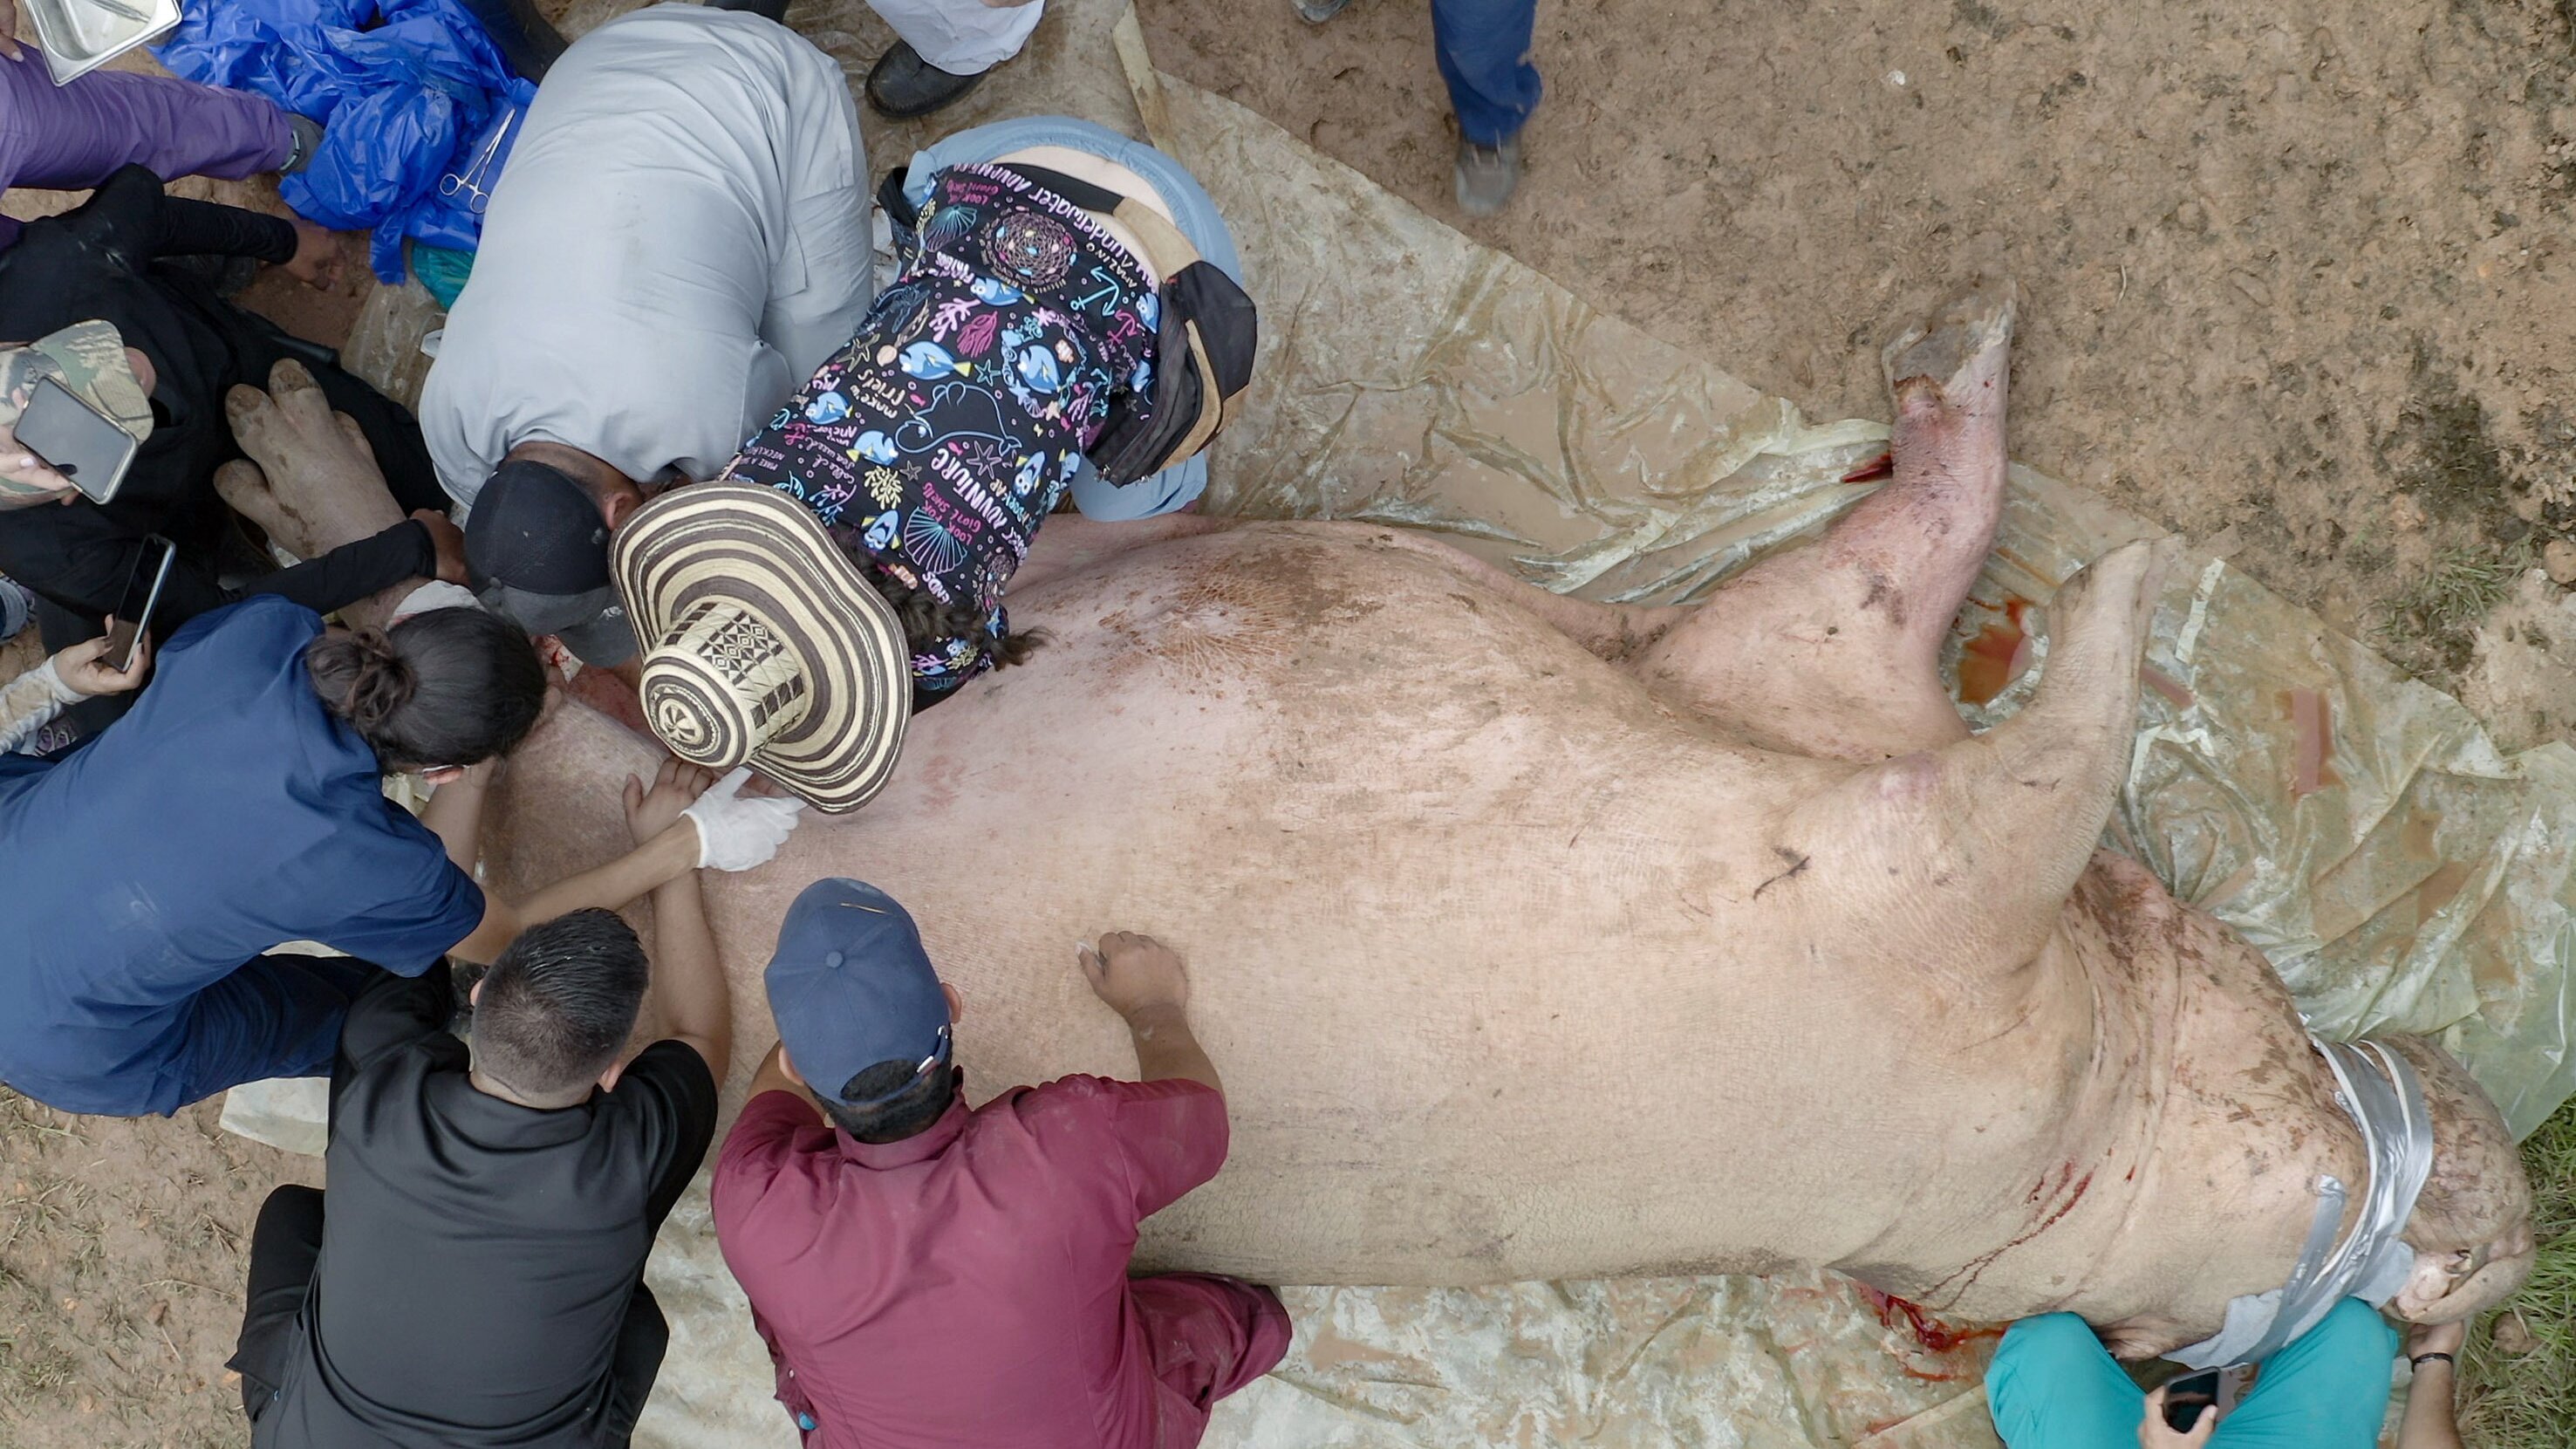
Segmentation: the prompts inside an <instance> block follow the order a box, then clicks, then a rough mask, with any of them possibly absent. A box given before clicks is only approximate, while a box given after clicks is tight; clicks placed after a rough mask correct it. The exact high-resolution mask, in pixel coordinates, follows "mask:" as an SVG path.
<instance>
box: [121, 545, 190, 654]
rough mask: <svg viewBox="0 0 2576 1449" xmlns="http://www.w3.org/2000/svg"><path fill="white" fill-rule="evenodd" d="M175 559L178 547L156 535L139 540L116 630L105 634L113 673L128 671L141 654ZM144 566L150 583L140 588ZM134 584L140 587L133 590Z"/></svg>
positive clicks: (127, 579)
mask: <svg viewBox="0 0 2576 1449" xmlns="http://www.w3.org/2000/svg"><path fill="white" fill-rule="evenodd" d="M178 557H179V546H178V545H177V544H174V543H172V542H171V541H170V540H168V539H166V538H163V537H161V536H160V535H159V534H154V535H152V536H151V537H149V538H146V539H145V540H143V547H142V549H141V550H140V551H139V552H137V553H136V554H135V556H134V571H133V572H132V573H131V574H128V575H127V576H126V580H125V598H124V600H123V601H122V602H120V603H119V604H118V605H117V606H116V627H115V628H113V629H110V630H108V631H107V657H108V658H110V659H113V660H115V661H116V672H117V673H119V674H123V673H125V672H126V671H127V670H129V669H132V668H133V667H134V661H135V659H136V657H137V656H138V655H140V654H141V653H142V651H143V635H144V632H145V631H146V630H148V629H149V628H151V626H152V611H153V610H154V609H157V608H159V607H160V606H161V589H162V586H163V585H165V584H167V583H169V582H170V565H171V563H172V561H174V560H175V559H177V558H178ZM147 565H149V566H150V568H151V570H152V573H151V582H150V583H149V584H144V583H143V581H144V577H145V576H144V572H143V570H144V568H145V567H146V566H147ZM138 584H142V585H143V587H141V588H137V587H136V585H138Z"/></svg>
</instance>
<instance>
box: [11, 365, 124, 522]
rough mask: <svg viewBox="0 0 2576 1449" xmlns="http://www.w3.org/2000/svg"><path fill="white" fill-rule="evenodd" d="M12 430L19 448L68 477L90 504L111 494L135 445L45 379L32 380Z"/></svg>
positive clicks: (71, 394) (65, 390) (101, 416)
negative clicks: (28, 392) (24, 406)
mask: <svg viewBox="0 0 2576 1449" xmlns="http://www.w3.org/2000/svg"><path fill="white" fill-rule="evenodd" d="M11 431H12V433H13V434H14V435H15V436H16V437H17V439H18V445H19V446H20V447H22V448H25V449H26V450H27V451H28V452H30V453H33V454H35V455H36V456H37V457H38V458H40V459H42V460H44V463H45V466H47V467H49V468H51V469H53V470H54V471H55V472H57V473H60V474H62V475H63V476H64V477H65V478H68V479H70V480H71V484H72V486H73V487H75V488H78V489H79V490H80V491H81V496H82V497H84V498H87V499H88V500H89V501H90V502H92V503H105V502H106V501H108V500H109V499H111V498H114V497H115V496H116V490H117V486H118V485H119V484H121V483H123V482H124V481H125V470H126V467H127V466H128V465H129V464H131V463H133V461H134V453H135V449H136V447H137V446H138V445H137V444H136V443H135V441H134V435H133V434H132V433H129V432H127V431H126V430H125V429H123V428H120V427H118V426H117V425H116V423H115V421H114V420H113V419H111V418H109V417H108V416H107V415H106V414H104V413H102V412H100V411H99V410H98V409H96V408H94V407H91V406H90V405H89V404H88V403H85V402H82V401H81V400H80V396H79V395H78V394H76V393H74V392H73V391H72V390H71V389H70V388H67V387H65V386H63V385H62V383H60V382H59V381H56V380H55V379H53V378H50V377H40V378H38V379H36V386H35V390H34V391H33V392H32V393H30V394H29V396H28V398H27V406H26V410H25V411H23V412H21V413H19V414H18V422H17V425H16V427H14V428H13V429H12V430H11Z"/></svg>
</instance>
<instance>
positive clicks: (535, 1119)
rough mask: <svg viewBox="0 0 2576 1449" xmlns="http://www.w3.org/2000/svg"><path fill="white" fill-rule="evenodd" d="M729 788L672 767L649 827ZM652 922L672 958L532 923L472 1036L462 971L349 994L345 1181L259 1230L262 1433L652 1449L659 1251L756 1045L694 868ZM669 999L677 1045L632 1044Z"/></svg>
mask: <svg viewBox="0 0 2576 1449" xmlns="http://www.w3.org/2000/svg"><path fill="white" fill-rule="evenodd" d="M706 783H707V782H706V777H705V776H704V775H703V774H702V773H700V772H695V771H690V770H687V769H685V768H683V767H678V766H666V767H665V768H664V769H663V771H662V774H661V778H660V779H659V780H658V781H657V782H656V783H655V785H654V787H653V789H652V790H651V791H650V792H648V793H645V794H643V795H642V796H640V797H637V796H634V795H633V794H632V793H630V797H629V803H628V806H627V824H628V826H629V828H630V829H631V830H632V832H633V834H634V837H635V839H636V840H637V841H638V842H642V841H646V840H651V839H653V838H655V837H656V836H658V835H659V834H660V833H661V832H662V831H664V830H665V829H667V828H670V827H672V826H674V825H676V824H677V823H678V822H679V819H680V814H681V811H682V809H683V807H685V806H687V805H688V804H689V802H690V800H691V799H692V798H693V797H694V796H695V795H696V794H697V793H698V792H699V791H700V790H702V789H704V788H705V785H706ZM653 916H654V924H655V927H656V932H655V934H656V938H657V946H658V948H659V954H660V956H661V960H660V962H659V963H658V965H653V964H648V963H647V961H646V959H645V955H644V949H643V947H642V946H641V945H640V944H639V943H638V942H637V941H636V939H635V933H634V932H633V931H632V930H630V929H628V928H627V926H626V923H625V922H623V921H621V920H619V919H618V918H617V917H616V916H615V915H612V914H610V913H609V912H607V911H604V910H584V911H577V912H574V913H573V914H571V915H567V916H563V917H559V918H557V919H555V920H552V921H548V922H546V923H545V924H543V925H538V926H532V927H530V928H529V929H528V930H527V931H525V932H523V933H522V934H520V936H519V937H518V938H517V939H516V940H514V941H512V942H511V943H510V945H509V948H508V949H507V950H504V951H503V952H502V953H501V956H500V959H499V960H498V961H496V962H494V963H493V965H492V969H491V971H490V972H489V973H488V974H487V975H485V976H484V978H483V979H482V980H481V981H480V982H478V983H477V984H476V986H475V988H474V992H473V996H472V1002H473V1028H472V1031H473V1045H472V1047H471V1048H470V1049H469V1048H468V1047H467V1045H466V1044H465V1043H464V1042H461V1041H459V1040H457V1039H456V1038H455V1037H454V1036H451V1035H449V1034H448V1031H447V1023H448V1018H449V1015H450V1013H451V1010H452V1009H453V1006H454V1003H455V998H454V996H453V994H452V988H451V986H450V983H449V975H448V968H447V967H446V965H445V964H444V963H442V964H441V965H440V966H439V967H438V968H437V969H435V970H433V971H431V972H429V973H427V974H426V975H423V976H420V977H417V978H413V979H409V980H406V979H403V978H401V977H395V976H379V977H378V978H377V979H376V981H375V983H374V984H373V985H372V986H370V987H369V988H368V989H367V990H366V991H365V992H364V994H362V995H361V996H360V997H359V998H358V1000H357V1002H356V1003H355V1004H354V1005H352V1006H351V1007H350V1008H349V1020H348V1026H347V1028H346V1030H344V1031H343V1032H342V1033H341V1037H340V1050H339V1057H338V1061H337V1062H336V1064H335V1067H334V1070H333V1073H332V1080H331V1146H330V1150H329V1154H328V1156H327V1158H326V1162H327V1165H328V1175H329V1179H330V1189H329V1191H328V1193H324V1192H320V1191H316V1190H315V1189H312V1188H308V1187H297V1186H287V1187H281V1188H279V1189H278V1190H277V1191H276V1192H275V1193H273V1194H271V1195H270V1197H269V1199H268V1202H267V1204H266V1205H265V1206H264V1207H262V1208H261V1209H260V1214H259V1222H258V1226H257V1227H256V1228H255V1229H254V1230H253V1233H252V1236H251V1252H250V1257H251V1265H250V1293H249V1304H248V1308H247V1310H246V1312H245V1314H244V1316H243V1323H242V1334H241V1345H240V1349H239V1351H238V1352H237V1353H236V1354H235V1355H234V1357H233V1360H232V1365H231V1366H232V1367H233V1368H234V1369H235V1370H237V1371H238V1372H239V1373H240V1374H241V1376H242V1406H243V1408H244V1409H245V1410H246V1411H247V1412H248V1413H249V1415H250V1417H251V1424H252V1429H251V1442H252V1444H253V1445H254V1446H256V1449H287V1446H305V1445H311V1446H338V1445H348V1444H358V1443H369V1444H377V1443H385V1444H423V1445H426V1444H439V1445H449V1444H512V1445H523V1446H537V1445H545V1446H564V1449H573V1446H579V1449H594V1446H615V1445H623V1444H625V1443H626V1442H627V1441H628V1437H629V1436H630V1435H631V1434H632V1432H633V1431H634V1427H635V1418H636V1415H637V1414H638V1413H640V1412H641V1411H642V1410H643V1407H644V1399H645V1396H646V1395H647V1394H648V1393H649V1392H650V1391H651V1389H652V1386H653V1380H654V1377H655V1375H656V1374H657V1373H658V1372H659V1370H660V1367H661V1362H662V1354H663V1351H664V1349H665V1348H666V1347H667V1346H668V1344H669V1341H670V1332H669V1328H668V1325H666V1324H665V1323H664V1321H663V1318H662V1313H661V1309H660V1307H659V1306H658V1305H657V1304H655V1302H654V1300H653V1294H652V1292H651V1290H649V1289H647V1288H646V1287H645V1286H644V1281H643V1279H644V1258H645V1255H646V1254H647V1253H648V1252H649V1251H651V1249H652V1246H653V1237H654V1235H655V1233H657V1232H658V1231H660V1229H661V1226H662V1220H663V1219H664V1218H666V1217H668V1216H669V1215H670V1212H671V1208H672V1205H673V1204H675V1203H677V1202H678V1201H679V1199H680V1194H681V1193H682V1192H683V1191H685V1190H686V1189H687V1187H688V1185H689V1179H690V1178H691V1177H693V1176H695V1175H696V1173H697V1170H698V1164H699V1163H700V1161H702V1160H703V1159H704V1158H705V1156H706V1151H707V1144H708V1143H709V1142H710V1141H711V1140H712V1139H713V1137H714V1135H715V1125H716V1088H717V1083H718V1082H720V1081H721V1080H722V1079H723V1077H724V1073H725V1068H726V1065H727V1062H728V1059H729V1056H730V1053H731V1050H732V1020H731V1010H730V1007H729V1006H728V1004H727V998H726V995H725V983H724V974H723V972H722V970H721V969H720V968H719V967H718V965H717V961H716V945H715V937H714V936H713V934H712V933H711V932H710V931H709V930H708V928H707V919H706V907H705V903H704V901H703V899H702V898H701V897H700V894H699V887H698V878H697V873H696V872H695V871H688V872H684V873H682V874H681V875H680V876H679V877H677V878H676V879H674V880H672V881H670V882H668V883H666V884H664V885H663V886H661V887H660V888H659V889H657V890H656V891H655V892H654V893H653ZM648 999H649V1001H650V1004H651V1006H652V1008H653V1013H652V1019H653V1021H654V1022H655V1024H656V1025H657V1026H658V1027H659V1029H660V1030H661V1032H662V1039H661V1040H659V1041H657V1042H655V1043H654V1044H653V1045H651V1046H649V1047H646V1048H645V1049H644V1050H643V1052H642V1053H640V1054H638V1055H637V1056H635V1057H634V1058H633V1059H632V1060H621V1058H622V1057H623V1054H624V1052H625V1050H626V1043H627V1038H628V1037H629V1036H630V1035H631V1034H632V1033H633V1032H634V1029H635V1024H636V1019H637V1015H638V1012H639V1011H640V1009H641V1008H642V1007H643V1006H644V1005H645V1004H646V1003H647V1001H648ZM326 1207H327V1209H328V1210H327V1212H326V1210H325V1209H326Z"/></svg>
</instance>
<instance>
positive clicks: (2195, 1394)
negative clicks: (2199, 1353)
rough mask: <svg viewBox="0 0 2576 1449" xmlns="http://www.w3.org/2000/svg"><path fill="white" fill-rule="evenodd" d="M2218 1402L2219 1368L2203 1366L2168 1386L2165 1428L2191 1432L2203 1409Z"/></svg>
mask: <svg viewBox="0 0 2576 1449" xmlns="http://www.w3.org/2000/svg"><path fill="white" fill-rule="evenodd" d="M2217 1402H2218V1370H2216V1369H2202V1370H2201V1371H2200V1372H2199V1373H2196V1374H2185V1375H2184V1376H2183V1377H2181V1378H2178V1379H2176V1380H2174V1381H2173V1382H2172V1383H2169V1384H2167V1385H2165V1427H2166V1428H2168V1429H2171V1430H2173V1431H2174V1432H2175V1433H2177V1434H2188V1433H2190V1432H2191V1428H2192V1426H2193V1425H2194V1424H2197V1423H2199V1422H2200V1411H2201V1410H2203V1409H2206V1408H2208V1407H2210V1406H2211V1405H2213V1404H2216V1403H2217Z"/></svg>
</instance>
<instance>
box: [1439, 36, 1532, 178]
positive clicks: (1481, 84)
mask: <svg viewBox="0 0 2576 1449" xmlns="http://www.w3.org/2000/svg"><path fill="white" fill-rule="evenodd" d="M1537 24H1538V0H1431V41H1432V45H1433V48H1434V49H1436V50H1437V51H1438V52H1439V55H1440V78H1441V79H1442V80H1444V81H1447V82H1448V83H1449V108H1450V109H1451V110H1453V111H1456V112H1457V113H1458V134H1459V135H1461V136H1464V137H1466V138H1467V139H1468V140H1469V141H1472V142H1474V143H1475V144H1477V145H1479V146H1499V145H1501V144H1503V143H1504V142H1505V141H1508V140H1510V139H1511V138H1513V137H1514V136H1517V135H1519V134H1520V133H1521V126H1522V124H1523V123H1524V122H1526V121H1528V120H1529V116H1530V112H1531V111H1534V110H1536V109H1538V96H1539V83H1538V67H1537V66H1535V65H1532V64H1531V63H1530V34H1531V32H1532V31H1533V30H1534V29H1536V27H1537Z"/></svg>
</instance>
